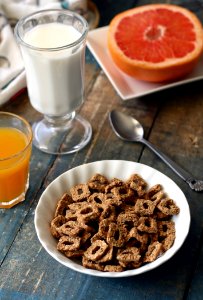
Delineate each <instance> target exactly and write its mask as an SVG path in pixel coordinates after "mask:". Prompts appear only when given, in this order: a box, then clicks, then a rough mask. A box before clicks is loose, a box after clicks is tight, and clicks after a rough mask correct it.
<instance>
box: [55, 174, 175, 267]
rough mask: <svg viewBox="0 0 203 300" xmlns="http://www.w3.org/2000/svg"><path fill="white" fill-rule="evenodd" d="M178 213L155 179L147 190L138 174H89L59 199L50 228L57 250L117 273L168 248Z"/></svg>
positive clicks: (87, 265) (153, 257) (160, 253)
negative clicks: (123, 178) (111, 177)
mask: <svg viewBox="0 0 203 300" xmlns="http://www.w3.org/2000/svg"><path fill="white" fill-rule="evenodd" d="M179 212H180V209H179V207H178V206H177V205H176V203H175V201H174V200H173V199H170V198H168V197H167V195H166V194H165V192H164V190H163V188H162V186H161V184H159V183H158V184H156V185H154V186H152V187H151V188H150V189H148V186H147V182H146V181H145V180H144V179H143V178H142V177H141V176H140V175H138V174H132V175H131V176H130V178H129V179H128V180H126V181H123V180H120V179H119V178H113V179H108V178H107V177H105V176H103V175H102V174H95V175H94V176H92V177H91V178H90V179H89V180H88V182H86V183H80V184H78V185H76V186H73V187H72V188H71V189H70V193H65V194H64V195H63V196H62V197H61V199H59V201H58V203H57V206H56V210H55V214H54V218H53V220H52V221H51V224H50V231H51V234H52V235H53V237H54V238H55V239H56V240H57V249H58V250H59V251H60V252H62V253H63V254H64V255H65V256H66V257H69V258H77V259H80V261H81V264H82V265H83V266H84V267H85V268H90V269H95V270H99V271H103V272H123V271H125V270H130V269H136V268H139V267H141V266H142V265H144V264H148V263H150V262H152V261H154V260H156V259H157V258H158V257H159V256H160V255H162V254H163V253H164V252H165V251H167V250H168V249H169V248H171V247H172V245H173V243H174V240H175V223H174V222H173V221H172V216H173V215H177V214H179Z"/></svg>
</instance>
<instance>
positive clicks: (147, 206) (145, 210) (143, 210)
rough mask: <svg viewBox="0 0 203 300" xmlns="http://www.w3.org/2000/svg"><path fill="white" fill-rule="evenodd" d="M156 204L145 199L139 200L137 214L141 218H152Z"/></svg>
mask: <svg viewBox="0 0 203 300" xmlns="http://www.w3.org/2000/svg"><path fill="white" fill-rule="evenodd" d="M155 206H156V202H153V201H151V200H145V199H138V200H137V202H136V204H135V212H136V213H138V214H139V215H140V216H150V215H152V214H153V212H154V209H155Z"/></svg>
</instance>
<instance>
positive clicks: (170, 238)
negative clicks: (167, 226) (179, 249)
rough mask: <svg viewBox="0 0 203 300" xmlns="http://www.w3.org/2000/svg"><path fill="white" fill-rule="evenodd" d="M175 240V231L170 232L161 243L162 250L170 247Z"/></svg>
mask: <svg viewBox="0 0 203 300" xmlns="http://www.w3.org/2000/svg"><path fill="white" fill-rule="evenodd" d="M174 240H175V232H172V233H170V234H169V235H168V236H166V237H165V239H164V240H163V241H162V245H163V248H164V251H167V250H168V249H170V248H171V246H172V245H173V243H174Z"/></svg>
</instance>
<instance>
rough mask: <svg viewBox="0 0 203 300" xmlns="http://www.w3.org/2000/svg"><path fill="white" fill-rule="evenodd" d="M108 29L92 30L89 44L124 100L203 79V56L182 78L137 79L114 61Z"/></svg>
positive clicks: (89, 35)
mask: <svg viewBox="0 0 203 300" xmlns="http://www.w3.org/2000/svg"><path fill="white" fill-rule="evenodd" d="M107 31H108V26H106V27H101V28H98V29H95V30H92V31H90V32H89V34H88V39H87V46H88V48H89V49H90V51H91V52H92V53H93V55H94V56H95V58H96V59H97V61H98V63H99V64H100V66H101V67H102V69H103V70H104V72H105V73H106V75H107V77H108V78H109V80H110V82H111V83H112V85H113V87H114V88H115V90H116V91H117V93H118V94H119V96H120V97H121V98H122V99H123V100H128V99H132V98H137V97H141V96H144V95H147V94H150V93H154V92H157V91H161V90H164V89H168V88H172V87H175V86H178V85H181V84H185V83H189V82H193V81H196V80H200V79H203V56H202V57H201V59H200V61H199V63H198V64H197V66H196V67H195V69H194V70H193V72H192V73H190V74H189V75H188V76H187V77H184V79H182V80H178V81H175V82H172V83H168V84H167V83H150V82H145V81H140V80H136V79H134V78H133V77H130V76H128V75H126V74H125V73H124V72H122V71H121V70H120V69H119V68H118V67H117V66H116V65H115V63H114V62H113V60H112V58H111V56H110V53H109V52H108V47H107Z"/></svg>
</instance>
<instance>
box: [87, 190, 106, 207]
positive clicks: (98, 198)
mask: <svg viewBox="0 0 203 300" xmlns="http://www.w3.org/2000/svg"><path fill="white" fill-rule="evenodd" d="M105 199H106V196H105V194H103V193H93V194H92V195H90V196H89V197H88V199H87V202H89V203H93V204H95V205H97V206H98V207H102V205H103V203H104V201H105Z"/></svg>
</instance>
